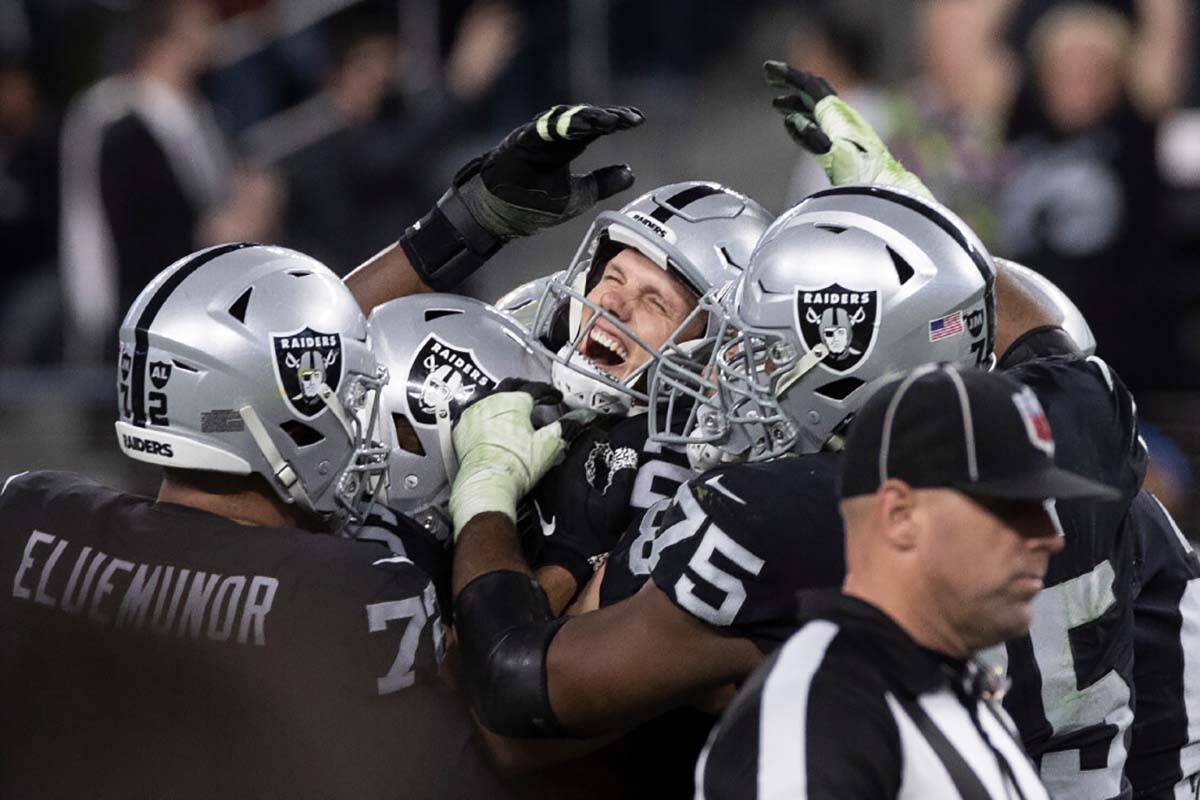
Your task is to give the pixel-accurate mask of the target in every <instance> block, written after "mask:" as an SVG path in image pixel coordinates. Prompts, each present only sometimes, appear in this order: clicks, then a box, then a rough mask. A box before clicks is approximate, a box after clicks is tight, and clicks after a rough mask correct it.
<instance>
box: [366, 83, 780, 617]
mask: <svg viewBox="0 0 1200 800" xmlns="http://www.w3.org/2000/svg"><path fill="white" fill-rule="evenodd" d="M642 119H643V118H642V115H641V113H640V112H638V111H637V110H636V109H631V108H625V107H596V106H587V105H577V106H569V107H568V106H556V107H555V108H553V109H551V110H549V111H547V112H544V113H543V114H540V115H538V116H537V117H535V118H534V120H532V121H530V122H528V123H526V124H524V125H522V126H520V127H518V128H517V129H516V130H514V131H513V132H512V133H511V134H509V136H507V137H506V138H505V139H504V141H502V142H501V143H500V144H499V145H498V146H497V147H495V148H494V149H493V150H491V151H489V152H488V153H487V154H485V155H484V156H482V157H480V158H478V159H475V160H473V161H472V162H470V163H469V164H467V165H466V166H465V167H464V168H463V169H462V170H461V171H460V172H459V174H458V176H457V177H456V178H455V180H454V183H453V186H452V187H451V188H450V189H449V190H448V191H447V192H446V194H445V195H444V196H443V197H442V198H441V199H440V200H439V201H438V204H437V206H436V207H435V208H434V209H433V210H431V211H430V213H429V214H428V215H427V216H426V217H425V218H423V219H422V220H421V221H420V222H418V223H417V224H416V225H413V226H412V227H410V228H409V229H408V230H407V231H406V232H405V234H404V235H403V236H402V237H401V239H400V241H399V242H398V243H397V245H395V246H393V247H392V248H389V249H388V250H385V251H384V252H383V253H381V254H380V255H379V256H378V257H376V258H375V259H372V260H371V261H370V262H368V263H367V264H364V265H363V266H362V267H360V268H359V269H358V270H356V271H355V272H354V273H352V274H351V275H350V276H348V277H347V279H346V283H347V285H348V286H349V287H350V288H351V290H352V291H353V292H354V293H355V296H356V297H357V298H358V300H359V302H360V304H361V305H362V307H363V308H364V309H365V310H369V309H371V308H373V307H374V306H376V305H378V304H379V303H381V302H384V301H386V300H388V299H391V298H394V297H399V296H403V295H406V294H411V293H413V292H422V291H428V290H430V289H436V290H439V291H445V290H449V289H452V288H453V287H454V286H456V285H457V284H458V282H460V281H461V280H462V279H463V278H465V277H466V276H467V275H469V274H470V273H471V272H472V271H473V270H475V269H478V268H479V267H480V266H482V264H483V263H484V262H485V261H486V260H487V258H489V257H490V256H491V255H493V254H494V253H495V252H496V251H497V250H498V249H499V247H500V246H502V245H503V243H505V242H507V241H509V240H511V239H513V238H516V237H519V236H528V235H532V234H534V233H536V232H537V231H538V230H541V229H543V228H545V227H548V226H551V225H556V224H559V223H561V222H563V221H565V220H568V219H570V218H572V217H574V216H575V215H577V214H579V213H581V212H582V211H583V210H585V209H586V208H588V207H590V206H591V205H592V204H594V203H595V202H596V201H597V200H598V199H603V198H605V197H608V196H610V195H612V194H615V193H616V192H618V191H621V190H623V189H625V188H628V186H630V185H631V184H632V181H633V174H632V172H631V171H630V169H629V168H628V167H627V166H623V165H614V166H610V167H605V168H602V169H599V170H596V171H594V172H592V173H590V174H588V175H583V176H579V175H572V174H571V173H570V162H571V161H572V159H574V158H575V157H577V156H578V155H579V154H580V153H581V152H582V151H583V150H584V148H585V147H586V146H587V145H588V144H589V143H590V142H592V141H594V140H595V139H596V138H598V137H599V136H602V135H606V134H609V133H612V132H615V131H619V130H623V129H627V128H630V127H634V126H637V125H640V124H641V122H642ZM770 220H771V215H770V214H769V213H768V212H767V211H766V210H765V209H763V208H762V207H761V206H760V205H759V204H758V203H756V202H754V201H753V200H751V199H750V198H748V197H745V196H744V195H741V194H739V193H737V192H735V191H733V190H731V189H729V188H727V187H724V186H721V185H720V184H716V183H711V182H702V181H690V182H685V183H678V184H671V185H667V186H663V187H660V188H658V189H655V190H653V191H651V192H648V193H646V194H645V195H643V196H642V197H640V198H638V199H636V200H634V201H633V202H631V203H629V204H627V205H626V206H625V207H624V208H622V209H621V210H620V211H617V212H604V213H602V214H600V215H599V216H598V217H597V219H596V221H595V222H594V223H593V225H592V226H591V228H590V230H589V231H588V234H587V236H586V237H585V238H584V241H583V243H582V245H581V246H580V248H579V251H578V253H577V254H576V257H575V258H574V259H573V261H572V265H571V267H570V268H569V269H567V270H565V271H564V272H562V273H557V274H555V275H552V276H548V277H546V278H543V279H540V280H538V281H534V282H532V283H531V284H527V285H526V286H523V287H519V288H518V289H516V290H514V291H513V292H511V293H510V294H508V295H506V297H504V298H502V299H501V300H500V301H499V302H498V303H497V305H498V307H499V308H501V309H502V310H503V311H505V312H506V313H509V314H510V315H512V316H513V317H514V318H516V319H519V320H522V321H524V322H525V323H526V326H527V328H528V329H529V333H528V335H527V336H526V344H527V345H528V346H529V347H530V348H531V349H533V350H536V351H538V352H541V353H543V354H544V355H545V356H547V357H548V358H549V359H551V360H552V361H553V371H552V379H553V382H554V384H555V385H556V386H558V387H559V388H560V389H561V390H562V391H563V394H564V396H565V400H566V402H567V403H568V404H570V405H572V406H574V407H583V408H590V409H594V410H596V411H598V412H601V413H602V414H604V415H605V417H604V418H602V419H601V420H598V421H597V423H596V424H595V425H594V426H592V427H591V429H590V430H589V431H588V433H587V435H586V436H585V437H584V440H583V441H580V442H579V443H577V444H576V445H575V446H574V447H573V448H572V449H571V451H570V452H569V453H568V454H567V455H566V458H565V463H564V464H562V465H561V466H560V467H558V468H556V469H555V470H553V471H552V473H551V474H550V475H549V476H548V477H547V479H546V480H545V481H544V482H543V483H542V484H541V486H540V488H539V491H538V493H537V496H536V497H534V498H533V508H534V510H535V512H536V514H537V519H538V520H539V521H540V524H541V530H542V531H543V533H544V534H545V538H544V545H545V547H544V554H543V555H542V556H541V557H540V559H539V564H540V565H541V569H540V570H539V580H541V581H542V582H543V584H544V585H545V586H546V587H547V589H548V590H549V591H550V594H551V598H552V600H553V604H554V606H555V608H556V609H561V608H562V607H563V606H565V605H566V603H567V602H568V601H569V600H570V599H571V597H572V596H574V594H575V593H576V591H577V590H578V587H579V586H581V585H583V583H584V582H585V581H586V580H587V579H588V578H589V577H590V576H591V575H592V571H593V568H594V567H595V566H596V565H597V564H598V563H600V561H601V560H602V559H603V557H604V555H605V554H606V553H607V552H608V551H609V550H610V549H611V547H612V545H613V543H614V542H615V541H616V538H617V537H618V536H619V535H620V534H621V533H622V532H623V531H624V530H625V529H626V527H627V526H628V525H629V524H630V521H631V520H634V519H637V518H638V517H639V516H640V511H641V510H642V509H643V508H645V507H647V506H648V505H650V504H652V503H654V502H658V501H662V500H664V499H666V498H669V497H670V496H671V495H672V494H673V493H674V489H675V487H676V486H677V485H678V484H679V483H680V482H681V481H682V480H685V479H686V478H687V477H690V474H691V473H690V470H689V469H688V467H687V465H686V460H685V459H684V457H683V456H682V454H681V453H677V452H672V451H671V450H670V448H662V447H660V446H658V445H653V444H652V445H650V446H649V447H647V445H646V430H645V427H646V426H645V424H644V421H642V420H638V419H625V418H624V417H626V416H627V415H629V414H631V413H641V411H644V409H645V391H646V386H647V383H646V379H647V374H648V371H649V369H650V368H651V367H652V366H653V363H654V362H655V361H656V360H657V358H658V356H659V355H660V354H661V352H662V349H663V348H664V347H667V346H672V345H676V344H681V343H685V342H687V341H689V340H690V339H692V338H694V337H696V336H697V335H699V334H702V333H704V332H705V330H706V329H705V319H704V317H703V315H702V314H700V313H699V312H698V311H697V306H698V301H699V299H700V297H702V296H703V295H705V294H707V293H710V292H713V291H716V290H717V289H719V288H720V287H722V286H723V285H724V284H726V283H727V282H728V281H730V280H731V279H733V278H734V277H736V275H737V274H738V272H739V271H740V270H741V269H742V268H744V267H745V265H746V263H747V261H748V259H749V255H750V251H751V249H752V248H753V246H754V243H755V242H756V241H757V240H758V237H759V235H761V233H762V231H763V230H764V229H765V228H766V226H767V224H769V222H770ZM391 319H392V320H396V319H398V317H397V315H396V314H393V315H392V316H391ZM512 375H524V373H518V372H514V373H512ZM526 377H528V376H526ZM635 409H637V411H636V412H635ZM438 467H440V465H438V466H435V468H434V471H436V469H437V468H438ZM438 480H439V481H440V478H438ZM401 485H402V484H401ZM424 485H425V486H426V487H428V486H429V485H430V483H429V481H428V480H426V481H424ZM393 486H394V487H395V486H397V484H396V483H395V481H393ZM401 491H403V490H401ZM374 527H376V529H377V530H378V529H380V527H379V526H374ZM387 527H388V525H387V523H386V522H385V523H384V524H383V525H382V528H387ZM402 527H403V526H402ZM556 531H557V532H558V535H557V536H554V535H553V534H554V532H556Z"/></svg>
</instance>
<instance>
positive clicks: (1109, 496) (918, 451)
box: [841, 364, 1119, 500]
mask: <svg viewBox="0 0 1200 800" xmlns="http://www.w3.org/2000/svg"><path fill="white" fill-rule="evenodd" d="M888 478H899V479H901V480H903V481H904V482H906V483H907V484H908V485H909V486H912V487H914V488H939V487H940V488H952V489H958V490H959V491H961V492H963V493H965V494H969V495H974V496H978V497H995V498H1007V499H1014V500H1022V499H1026V500H1044V499H1048V498H1055V499H1063V500H1068V499H1094V500H1115V499H1117V497H1118V496H1119V493H1118V492H1117V491H1116V490H1115V489H1113V488H1111V487H1109V486H1105V485H1104V484H1102V483H1097V482H1096V481H1093V480H1089V479H1087V478H1085V477H1083V476H1082V475H1078V474H1076V473H1074V472H1071V471H1069V470H1065V469H1062V468H1060V467H1058V466H1055V464H1054V436H1053V434H1052V433H1051V431H1050V422H1049V420H1047V419H1046V414H1045V412H1044V411H1042V405H1041V403H1040V402H1038V399H1037V395H1035V394H1034V393H1033V390H1032V389H1030V388H1029V387H1028V386H1025V385H1023V384H1021V383H1019V382H1017V381H1015V380H1013V379H1012V378H1010V377H1008V376H1006V375H1003V374H1001V373H995V372H986V371H984V370H982V369H959V368H958V367H956V366H954V365H950V364H927V365H925V366H922V367H918V368H917V369H915V370H913V371H912V372H909V373H908V374H907V375H904V376H903V377H901V378H898V379H896V380H894V381H892V382H890V383H887V384H885V385H884V386H883V387H882V388H880V389H879V391H877V392H876V393H875V394H874V396H872V397H871V399H870V400H868V401H867V403H866V405H865V406H863V409H862V410H861V411H860V412H859V413H858V415H857V416H856V417H855V418H854V424H853V425H851V426H850V434H849V436H848V437H847V439H846V447H845V451H844V453H843V454H842V461H841V496H842V497H853V496H855V495H863V494H871V493H873V492H874V491H875V490H876V489H878V488H879V486H880V485H881V484H882V483H883V482H884V481H885V480H887V479H888Z"/></svg>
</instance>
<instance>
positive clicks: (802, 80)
mask: <svg viewBox="0 0 1200 800" xmlns="http://www.w3.org/2000/svg"><path fill="white" fill-rule="evenodd" d="M763 72H764V73H765V75H766V78H767V83H768V84H769V85H771V86H774V87H776V88H780V89H786V90H787V91H788V94H785V95H781V96H779V97H776V98H775V100H774V101H773V102H772V105H774V106H775V109H776V110H777V111H779V112H780V113H782V114H783V125H784V128H786V129H787V132H788V134H789V135H790V136H791V137H792V139H794V140H795V141H796V143H797V144H799V145H800V146H801V147H803V148H804V149H805V150H808V151H809V152H810V153H812V154H813V155H815V156H816V157H817V161H818V162H819V163H820V164H821V168H822V169H824V170H825V174H826V175H827V176H828V177H829V182H830V183H832V184H833V185H834V186H842V185H844V184H848V183H867V184H871V183H873V184H882V185H885V186H897V187H899V188H901V189H906V190H908V191H910V192H912V193H914V194H917V195H920V196H921V197H924V198H926V199H928V200H933V199H934V198H933V194H932V193H931V192H930V191H929V189H927V188H926V187H925V184H924V183H922V182H921V179H920V178H918V177H917V176H916V175H914V174H913V173H911V172H909V171H908V170H906V169H905V168H904V165H902V164H901V163H900V162H899V161H897V160H896V159H895V158H893V157H892V154H891V153H890V152H888V149H887V145H885V144H884V143H883V140H882V139H880V138H879V134H877V133H876V132H875V130H874V129H873V128H872V127H871V126H870V125H869V124H867V121H866V120H864V119H863V118H862V116H861V115H859V113H858V112H857V111H855V110H854V109H853V108H851V107H850V106H849V105H848V104H847V103H846V102H845V101H844V100H842V99H841V98H840V97H838V96H837V92H835V91H834V89H833V87H832V86H830V85H829V83H828V82H827V81H826V80H825V79H824V78H822V77H820V76H818V75H813V74H812V73H809V72H804V71H802V70H798V69H796V68H795V67H792V66H789V65H788V64H785V63H784V62H782V61H767V62H765V63H764V64H763Z"/></svg>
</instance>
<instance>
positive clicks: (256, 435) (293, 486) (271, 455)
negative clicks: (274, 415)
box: [238, 405, 314, 511]
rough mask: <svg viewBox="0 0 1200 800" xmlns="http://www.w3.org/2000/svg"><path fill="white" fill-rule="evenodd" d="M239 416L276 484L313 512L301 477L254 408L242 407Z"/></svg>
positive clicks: (292, 499) (297, 502) (294, 500)
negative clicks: (278, 446) (272, 439)
mask: <svg viewBox="0 0 1200 800" xmlns="http://www.w3.org/2000/svg"><path fill="white" fill-rule="evenodd" d="M238 414H239V415H240V416H241V418H242V421H243V422H245V423H246V430H248V431H249V432H250V436H251V438H253V439H254V443H255V444H257V445H258V449H259V452H261V453H262V454H263V458H265V459H266V460H267V464H268V465H269V466H270V467H271V474H272V475H273V476H274V478H275V483H276V484H277V485H278V486H279V487H280V488H281V489H283V491H284V492H285V493H286V494H287V496H288V497H289V498H290V499H291V501H292V502H295V503H296V504H297V505H299V506H300V507H301V508H304V509H305V510H307V511H313V510H314V509H313V507H312V502H311V501H310V500H309V499H308V493H307V492H305V491H304V484H302V483H301V482H300V476H299V475H297V474H296V471H295V470H294V469H292V465H291V464H289V463H288V462H287V461H286V460H285V459H284V457H283V454H282V453H280V452H279V448H277V447H276V446H275V443H274V442H273V441H271V435H270V434H269V433H267V428H266V426H265V425H263V423H262V419H260V418H259V416H258V412H257V411H255V410H254V406H250V405H245V406H242V407H241V408H239V409H238Z"/></svg>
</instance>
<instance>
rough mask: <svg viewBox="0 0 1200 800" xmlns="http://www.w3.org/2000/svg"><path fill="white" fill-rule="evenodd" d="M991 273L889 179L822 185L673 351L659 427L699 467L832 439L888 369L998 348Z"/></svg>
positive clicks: (976, 360) (978, 355)
mask: <svg viewBox="0 0 1200 800" xmlns="http://www.w3.org/2000/svg"><path fill="white" fill-rule="evenodd" d="M994 280H995V266H994V264H993V263H992V259H991V256H990V255H988V253H987V251H986V250H985V249H984V247H983V245H982V243H981V242H980V241H979V239H978V238H977V237H976V236H975V234H974V233H973V232H972V231H971V230H970V229H969V228H967V227H966V225H965V224H963V223H962V221H961V220H959V219H958V217H956V216H954V214H953V213H951V212H950V211H949V210H947V209H945V208H944V207H942V206H940V205H937V204H934V203H930V202H927V201H925V200H922V199H920V198H917V197H915V196H913V195H910V194H908V193H906V192H903V191H901V190H897V189H892V188H883V187H874V186H847V187H839V188H836V189H829V190H827V191H823V192H818V193H817V194H814V195H812V196H811V197H809V198H807V199H805V200H803V201H801V202H800V203H799V204H798V205H797V206H795V207H794V208H792V209H791V210H790V211H788V212H787V213H786V214H784V215H783V216H781V217H780V218H779V219H778V220H776V221H775V223H774V224H773V225H772V226H771V227H770V229H769V230H768V231H767V232H766V233H765V234H764V235H763V238H762V241H761V242H760V243H759V245H758V247H757V248H756V249H755V251H754V255H753V256H752V257H751V261H750V266H749V267H748V268H747V270H746V273H745V275H744V276H743V278H742V280H741V282H740V283H739V284H738V287H737V291H736V292H735V293H732V294H731V295H730V297H729V298H727V299H726V301H725V302H723V303H709V304H708V310H709V313H710V315H711V316H712V317H713V318H718V319H720V321H721V322H720V325H718V326H716V328H715V330H714V333H713V335H712V337H711V339H710V346H709V347H707V348H705V349H704V353H703V357H700V358H698V357H696V355H695V354H690V353H687V352H684V351H680V350H672V351H670V352H668V353H667V355H666V357H665V358H664V362H663V363H662V364H661V365H660V367H659V369H658V370H657V372H656V375H655V381H654V384H653V385H652V387H651V402H656V403H663V404H665V405H666V406H667V407H668V409H670V413H669V414H667V415H666V416H665V417H664V418H662V419H654V418H653V415H652V418H651V429H652V435H653V436H654V438H656V439H659V440H661V441H666V442H673V443H681V442H683V443H687V444H688V445H689V454H690V455H692V456H693V460H694V461H696V462H697V463H696V465H697V466H698V467H707V466H710V465H711V464H713V463H716V462H718V461H722V460H743V459H748V460H761V459H766V458H774V457H776V456H779V455H782V454H783V453H785V452H788V451H791V450H795V451H798V452H815V451H817V450H820V449H822V448H824V447H828V446H831V444H836V443H835V442H831V438H833V437H835V436H836V435H837V434H839V433H840V432H841V429H842V428H843V427H844V425H845V424H846V423H847V422H849V420H850V418H851V417H852V416H853V414H854V412H855V410H856V409H858V408H859V406H861V405H862V403H863V402H865V400H866V398H867V397H868V396H869V395H870V394H871V392H872V391H873V389H874V387H875V386H876V385H877V384H878V383H879V382H880V381H882V380H884V379H885V378H886V377H887V376H888V375H890V374H891V373H893V372H897V371H902V370H907V369H910V368H912V367H915V366H917V365H919V364H922V363H925V362H929V361H947V362H951V363H956V364H972V365H982V364H984V363H985V362H987V361H988V360H989V359H990V357H991V354H992V340H993V331H994V327H995V302H994V299H993V296H992V294H993V293H992V287H993V282H994ZM711 327H712V326H710V328H711ZM684 414H686V415H688V419H687V420H686V422H682V423H681V421H680V419H679V416H680V415H684ZM672 417H675V419H672ZM679 431H686V433H685V434H682V435H681V434H680V433H679Z"/></svg>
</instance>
